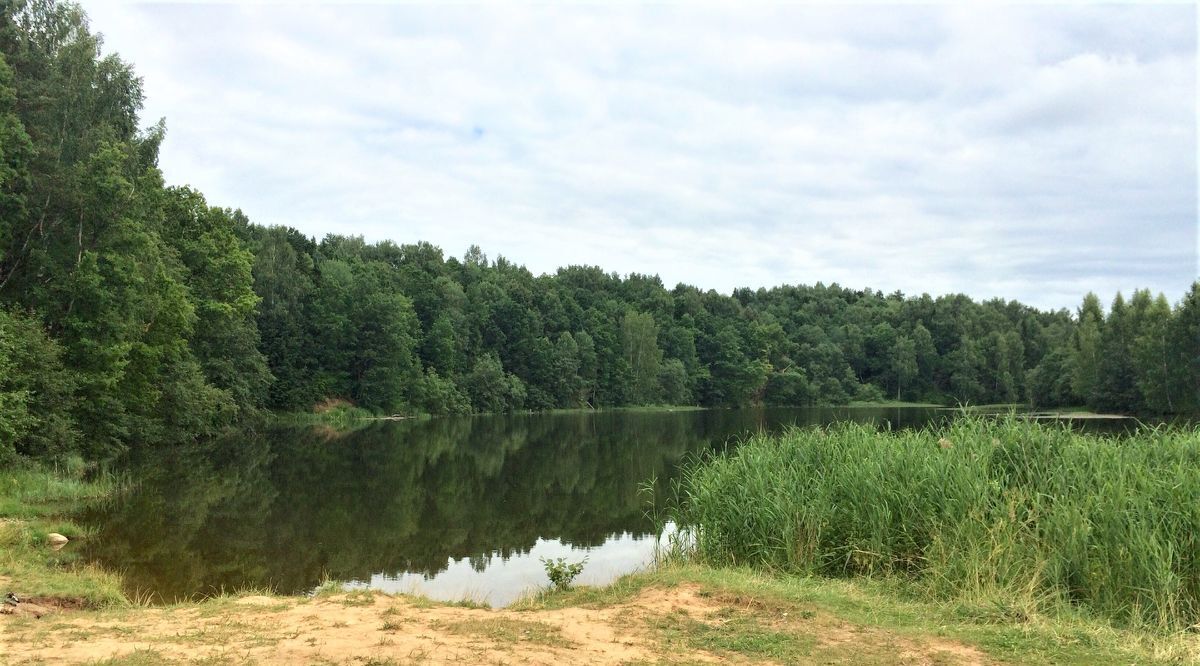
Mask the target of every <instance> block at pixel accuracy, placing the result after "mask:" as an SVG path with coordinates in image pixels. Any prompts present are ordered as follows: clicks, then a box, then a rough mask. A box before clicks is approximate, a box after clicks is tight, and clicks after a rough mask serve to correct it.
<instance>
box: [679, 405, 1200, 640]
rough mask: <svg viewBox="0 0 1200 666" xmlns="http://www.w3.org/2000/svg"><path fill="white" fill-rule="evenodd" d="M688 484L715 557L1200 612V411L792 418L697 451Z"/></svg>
mask: <svg viewBox="0 0 1200 666" xmlns="http://www.w3.org/2000/svg"><path fill="white" fill-rule="evenodd" d="M678 491H679V503H678V505H677V507H676V508H675V509H674V511H673V515H672V518H673V519H674V520H675V521H676V523H677V524H680V525H682V526H684V527H685V533H686V534H688V535H689V537H690V538H691V544H690V547H691V549H692V550H691V551H690V552H691V554H692V556H694V557H695V558H696V559H697V561H699V562H703V563H706V564H709V565H713V566H718V567H721V566H730V565H750V566H754V567H758V568H762V569H764V570H771V571H781V572H790V573H797V574H804V575H821V576H829V577H854V576H866V577H871V578H889V579H893V580H895V581H898V582H901V583H904V584H905V585H906V586H907V587H908V588H909V589H915V590H919V593H920V594H922V595H925V596H927V597H931V598H936V599H940V600H955V601H958V602H960V603H965V604H973V603H982V604H983V605H984V606H986V605H987V604H989V603H992V602H993V601H995V600H1000V601H999V602H998V603H1001V604H1007V605H1010V606H1013V607H1017V608H1031V609H1037V610H1040V611H1046V610H1050V609H1055V608H1061V607H1064V606H1069V607H1074V608H1078V609H1081V610H1083V611H1084V612H1087V613H1092V614H1095V615H1097V616H1099V617H1103V618H1105V619H1107V620H1110V621H1113V622H1116V623H1118V624H1120V625H1124V626H1130V627H1140V628H1149V629H1152V630H1154V631H1160V632H1171V631H1179V630H1183V629H1186V628H1188V627H1191V626H1193V625H1195V624H1197V623H1200V429H1179V428H1176V429H1168V428H1157V429H1146V430H1141V431H1138V432H1137V433H1135V434H1133V435H1131V436H1128V437H1124V438H1113V437H1100V436H1093V435H1086V434H1080V433H1077V432H1073V431H1071V430H1070V429H1068V428H1067V427H1065V426H1061V425H1048V424H1040V423H1030V422H1027V421H1024V420H1022V419H1019V418H1015V417H1013V416H1009V417H1007V418H999V419H988V418H982V417H971V416H964V417H963V418H960V419H957V420H955V421H954V422H953V423H951V424H949V425H945V426H941V427H940V429H936V430H933V429H930V430H922V431H898V432H879V431H877V430H875V429H873V428H871V427H868V426H862V425H857V424H840V425H837V426H833V427H830V428H825V429H805V430H799V429H796V430H791V431H789V432H787V433H785V434H783V435H782V436H779V437H771V436H757V437H754V438H752V439H750V440H748V441H747V442H745V443H743V444H742V445H741V446H740V447H738V448H737V449H736V450H734V451H731V452H728V453H725V454H722V455H718V456H716V457H715V458H713V459H712V460H710V461H708V462H707V463H705V464H701V465H696V466H693V467H692V468H691V469H690V470H689V471H687V472H686V473H685V474H684V476H683V477H682V480H681V481H680V484H679V488H678Z"/></svg>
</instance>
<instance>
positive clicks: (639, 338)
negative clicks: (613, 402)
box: [621, 310, 662, 405]
mask: <svg viewBox="0 0 1200 666" xmlns="http://www.w3.org/2000/svg"><path fill="white" fill-rule="evenodd" d="M621 347H622V350H623V352H624V357H625V363H626V364H627V365H628V367H629V370H630V373H631V375H632V379H633V386H632V387H630V392H629V401H630V402H631V403H633V404H638V405H645V404H650V403H653V402H656V401H657V400H658V386H659V383H658V365H659V363H660V362H661V361H662V350H660V349H659V348H658V325H657V324H655V323H654V317H652V316H651V315H650V314H649V313H646V312H634V311H632V310H630V311H628V312H626V313H625V316H624V317H623V318H622V319H621Z"/></svg>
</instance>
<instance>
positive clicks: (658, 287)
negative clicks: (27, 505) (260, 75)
mask: <svg viewBox="0 0 1200 666" xmlns="http://www.w3.org/2000/svg"><path fill="white" fill-rule="evenodd" d="M143 96H144V91H143V89H142V82H141V80H140V79H139V78H138V76H137V75H136V73H135V71H134V69H133V67H132V66H131V65H130V64H129V63H126V62H124V61H122V60H121V59H120V58H119V57H118V56H117V55H114V54H105V53H104V52H103V49H102V40H101V37H100V35H99V34H97V33H95V32H93V31H92V30H91V29H90V28H89V25H88V22H87V18H86V16H85V14H84V12H83V11H82V10H81V9H80V8H79V7H78V6H77V5H74V4H69V3H63V2H54V1H52V0H29V1H27V2H16V3H11V2H10V3H4V4H2V5H0V465H5V464H14V463H16V462H18V461H20V460H22V459H24V458H55V457H60V456H64V455H68V454H72V455H79V456H82V457H84V458H87V459H99V458H103V457H106V456H110V455H113V454H115V453H119V452H122V451H126V450H129V449H136V448H145V447H155V446H169V445H173V444H178V443H181V442H185V441H192V440H196V439H199V438H205V437H210V436H213V435H216V434H218V433H220V432H222V431H225V430H228V429H231V428H238V427H243V426H245V425H247V424H250V423H252V422H254V421H255V420H256V419H259V418H261V417H262V416H263V415H264V414H267V413H270V412H273V411H274V412H294V411H309V410H312V409H313V407H314V406H315V405H318V404H322V403H330V402H332V401H339V402H340V401H345V402H348V403H351V404H353V405H355V406H357V407H361V408H363V409H366V410H369V411H371V412H374V413H377V414H387V415H390V414H465V413H475V412H507V411H517V410H546V409H554V408H600V407H614V406H627V405H654V404H673V405H702V406H740V405H752V404H765V405H819V404H844V403H849V402H852V401H865V402H878V401H883V400H901V401H922V402H936V403H941V404H955V403H970V404H984V403H1020V404H1027V405H1031V406H1036V407H1055V406H1073V407H1087V408H1090V409H1094V410H1103V411H1116V412H1123V413H1134V414H1175V413H1185V414H1190V413H1196V412H1198V411H1200V281H1198V282H1195V283H1193V284H1191V285H1190V286H1187V285H1181V287H1187V291H1186V293H1185V295H1184V296H1183V297H1182V298H1181V299H1180V300H1179V301H1178V302H1175V303H1172V302H1170V301H1168V299H1167V298H1166V297H1165V296H1163V295H1161V294H1159V295H1157V296H1156V295H1153V294H1151V293H1150V292H1149V291H1147V290H1138V291H1135V292H1133V293H1132V294H1131V295H1130V296H1129V298H1128V299H1126V298H1125V297H1123V296H1122V295H1121V294H1116V295H1115V297H1114V298H1112V300H1111V301H1109V302H1108V303H1107V304H1105V303H1102V301H1101V300H1100V298H1099V297H1098V296H1096V295H1094V294H1087V295H1086V296H1084V297H1083V298H1082V302H1081V304H1080V305H1079V307H1078V309H1077V310H1076V311H1074V312H1071V311H1068V310H1066V309H1061V310H1056V311H1041V310H1038V309H1035V308H1032V307H1029V306H1026V305H1023V304H1021V303H1018V302H1015V301H1006V300H1001V299H994V300H986V301H982V302H977V301H975V300H972V299H971V298H969V297H968V296H966V295H963V294H951V295H942V296H937V297H933V296H930V295H928V294H922V295H919V296H913V295H908V296H906V295H904V294H901V293H899V292H896V293H890V294H885V293H882V292H880V291H872V290H860V289H849V288H844V287H841V286H838V285H836V284H831V285H825V284H822V283H817V284H815V285H811V286H804V285H785V286H778V287H774V288H771V289H758V290H750V289H738V290H735V291H733V293H731V294H721V293H718V292H716V291H713V290H707V291H706V290H701V289H698V288H696V287H693V286H689V285H683V284H680V285H677V286H675V287H673V288H668V287H667V286H666V285H664V284H663V282H662V281H661V280H660V279H659V278H658V277H656V276H654V275H650V274H630V275H626V276H620V275H617V274H614V273H608V272H605V271H604V270H603V269H602V268H600V267H595V266H568V267H564V268H560V269H559V270H557V271H556V272H555V273H554V274H544V275H534V274H533V273H531V272H530V271H529V270H527V269H526V268H524V267H522V266H520V265H518V264H515V263H513V262H510V261H509V260H507V259H505V258H503V257H495V258H494V259H489V258H488V256H487V255H485V254H484V253H483V251H482V250H481V249H480V248H478V247H474V246H472V247H471V248H470V249H469V250H468V251H467V252H466V253H465V254H464V255H463V256H462V257H461V258H459V257H454V256H446V254H445V253H444V252H443V251H442V250H441V249H440V248H438V247H435V246H433V245H430V244H428V243H424V242H419V241H416V240H415V239H414V242H412V243H410V244H397V243H395V242H392V241H380V242H373V243H372V242H367V241H365V240H364V239H363V238H362V237H354V236H336V235H329V236H325V237H324V238H321V239H319V240H318V239H316V238H312V237H309V236H306V235H305V234H304V233H303V232H301V231H299V230H297V229H293V228H290V227H286V226H262V225H258V224H255V223H253V222H252V221H251V220H249V219H248V218H247V217H246V216H245V215H244V214H243V213H242V212H241V211H239V210H236V209H231V208H225V207H221V206H214V205H210V204H209V203H208V201H207V200H206V199H205V197H204V195H203V194H202V193H200V192H198V191H196V190H194V189H192V188H189V187H187V186H180V185H169V184H167V183H165V182H164V178H163V175H162V173H161V171H160V170H159V168H158V152H159V148H160V145H161V144H162V142H163V141H164V139H165V138H166V125H165V122H164V121H163V120H159V121H157V122H154V123H146V122H144V119H143V118H141V117H140V112H141V110H142V106H143ZM402 233H403V232H402V228H397V234H398V235H400V234H402Z"/></svg>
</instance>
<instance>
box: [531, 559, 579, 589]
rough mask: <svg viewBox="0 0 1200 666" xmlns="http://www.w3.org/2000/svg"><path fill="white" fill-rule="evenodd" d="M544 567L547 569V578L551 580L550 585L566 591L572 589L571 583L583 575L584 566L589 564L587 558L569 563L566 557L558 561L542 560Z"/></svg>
mask: <svg viewBox="0 0 1200 666" xmlns="http://www.w3.org/2000/svg"><path fill="white" fill-rule="evenodd" d="M541 561H542V567H544V568H545V569H546V577H547V578H549V579H550V584H551V585H553V586H554V589H556V590H559V591H566V590H569V589H571V583H572V581H574V580H575V577H576V576H578V575H579V574H581V573H583V566H584V565H585V564H587V558H586V557H585V558H583V559H582V560H580V561H579V562H570V563H568V562H567V559H566V558H565V557H559V558H557V559H550V558H546V557H543V558H541Z"/></svg>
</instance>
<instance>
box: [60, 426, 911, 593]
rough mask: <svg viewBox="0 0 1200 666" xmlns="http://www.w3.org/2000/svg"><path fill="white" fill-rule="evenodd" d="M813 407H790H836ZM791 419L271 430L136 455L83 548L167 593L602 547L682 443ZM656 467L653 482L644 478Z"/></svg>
mask: <svg viewBox="0 0 1200 666" xmlns="http://www.w3.org/2000/svg"><path fill="white" fill-rule="evenodd" d="M796 414H800V415H801V416H796ZM819 414H820V413H819V412H815V411H814V412H803V413H801V412H795V413H794V414H793V417H792V419H791V421H795V420H796V419H797V418H802V420H803V422H808V421H810V420H825V419H828V418H830V417H829V415H825V416H818V415H819ZM863 416H864V417H866V416H870V414H868V413H863ZM874 418H878V415H876V416H875V417H874ZM883 418H888V417H887V416H886V415H884V416H883ZM787 422H789V421H787V420H783V421H780V419H779V417H777V416H771V415H766V416H764V413H763V412H761V411H758V412H755V411H752V410H738V411H720V410H718V411H704V412H676V413H644V414H643V413H628V412H626V413H599V414H578V415H575V414H568V415H532V416H486V417H464V418H438V419H430V420H423V421H403V422H380V423H375V424H372V425H370V426H367V427H365V428H362V429H360V430H356V431H354V432H352V433H349V434H346V435H344V436H340V437H330V435H329V433H328V432H322V431H320V430H318V429H280V430H271V431H268V432H264V433H260V434H258V435H253V436H243V437H239V438H236V439H230V440H222V441H219V442H213V443H210V444H208V445H206V446H204V447H197V448H191V449H180V450H171V451H165V452H160V453H158V454H156V455H155V456H154V457H152V458H148V459H145V460H139V461H136V463H135V464H136V472H135V475H136V477H137V478H139V479H140V481H141V483H140V484H139V486H138V487H137V489H136V490H134V491H133V492H132V493H131V495H130V496H129V497H128V498H127V500H126V501H123V502H119V503H114V504H113V505H112V506H109V507H105V508H103V509H100V510H98V511H96V512H94V513H93V514H92V515H89V516H85V518H84V519H85V520H86V521H88V522H90V523H92V524H95V525H97V526H98V527H99V530H100V533H99V535H98V537H97V538H96V539H95V540H93V541H92V542H91V543H90V544H88V550H89V552H88V555H89V556H90V557H92V558H95V559H97V560H100V561H101V562H103V563H105V564H107V565H108V566H111V567H113V568H115V569H117V570H121V571H125V572H126V576H127V580H128V581H129V583H130V585H131V586H132V587H138V586H142V587H144V588H152V589H154V590H156V591H158V592H159V593H160V594H162V595H163V596H164V597H167V598H172V597H175V596H186V595H191V594H203V593H207V592H211V591H212V590H214V589H220V588H222V587H224V588H225V589H232V588H236V587H241V586H245V585H271V586H274V587H275V588H276V589H277V590H278V591H280V592H284V593H293V592H299V591H303V590H307V589H310V588H312V587H313V586H315V585H316V584H317V583H318V582H319V581H320V579H321V577H322V575H329V576H331V577H333V578H335V579H341V580H349V579H365V578H368V577H369V576H370V575H371V574H373V573H378V572H385V573H399V572H404V571H413V572H423V573H425V574H428V575H433V574H435V573H438V572H440V571H442V570H444V569H445V568H446V566H447V560H448V559H449V558H455V559H460V558H471V559H470V561H471V563H472V565H473V566H475V567H476V568H482V567H484V566H486V563H487V561H488V556H490V555H491V554H493V553H496V554H499V555H500V556H501V557H506V558H507V557H510V556H512V555H514V554H518V553H523V552H527V551H528V550H529V549H530V548H532V547H533V545H534V543H535V542H536V541H537V539H538V538H539V537H546V538H559V539H561V540H563V541H564V542H567V543H571V544H574V545H577V546H595V545H599V544H601V543H603V541H604V540H605V538H606V537H607V536H609V535H611V534H613V533H619V532H632V533H634V534H646V533H650V532H652V531H653V529H654V526H653V524H652V523H651V521H650V520H649V519H648V518H647V517H646V515H645V514H646V511H647V510H648V509H649V508H650V504H651V503H658V504H659V505H661V503H662V502H663V501H664V500H665V498H666V497H667V494H668V492H669V482H670V479H671V478H673V477H674V475H675V473H676V468H677V465H678V464H679V463H680V462H681V461H682V460H683V459H684V458H685V457H687V456H689V455H690V454H698V453H700V452H702V451H705V450H709V449H711V448H712V447H713V446H720V445H721V444H722V443H723V442H724V441H725V440H726V438H728V437H730V436H733V435H737V434H741V433H744V432H745V431H747V430H757V429H759V428H761V427H772V428H773V427H778V425H779V424H780V423H787ZM651 480H654V481H655V483H654V486H653V488H652V496H647V495H646V494H643V493H641V492H639V490H640V487H641V486H642V485H643V484H645V483H646V482H648V481H651Z"/></svg>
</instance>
